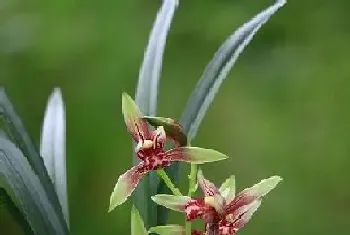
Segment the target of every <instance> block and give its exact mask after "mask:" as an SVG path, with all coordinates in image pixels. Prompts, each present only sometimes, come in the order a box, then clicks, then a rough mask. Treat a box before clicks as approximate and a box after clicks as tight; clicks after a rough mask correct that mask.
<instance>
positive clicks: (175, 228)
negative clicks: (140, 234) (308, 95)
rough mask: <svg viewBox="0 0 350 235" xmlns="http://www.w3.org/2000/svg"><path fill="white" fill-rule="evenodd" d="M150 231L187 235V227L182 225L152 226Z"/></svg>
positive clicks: (164, 234)
mask: <svg viewBox="0 0 350 235" xmlns="http://www.w3.org/2000/svg"><path fill="white" fill-rule="evenodd" d="M148 232H149V233H156V234H159V235H185V228H184V227H183V226H180V225H176V224H171V225H166V226H157V227H152V228H150V229H149V231H148Z"/></svg>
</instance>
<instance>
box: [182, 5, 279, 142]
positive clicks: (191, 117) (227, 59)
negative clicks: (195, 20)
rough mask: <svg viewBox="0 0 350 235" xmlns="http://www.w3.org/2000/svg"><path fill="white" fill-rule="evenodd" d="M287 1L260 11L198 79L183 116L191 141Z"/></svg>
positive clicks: (236, 32)
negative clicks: (247, 49)
mask: <svg viewBox="0 0 350 235" xmlns="http://www.w3.org/2000/svg"><path fill="white" fill-rule="evenodd" d="M285 3H286V1H285V0H278V1H276V2H275V3H274V4H273V5H272V6H270V7H268V8H267V9H265V10H264V11H262V12H261V13H259V14H257V15H256V16H255V17H253V18H252V19H251V20H250V21H248V22H246V23H245V24H243V25H242V26H241V27H240V28H238V29H237V30H236V31H235V32H234V33H233V34H232V35H231V36H230V37H229V38H228V39H227V40H226V41H225V42H224V43H223V44H222V45H221V47H220V48H219V50H218V51H217V52H216V54H215V55H214V57H213V59H212V60H211V61H210V63H209V64H208V65H207V67H206V68H205V70H204V73H203V75H202V77H201V78H200V80H199V81H198V83H197V85H196V88H195V89H194V91H193V93H192V95H191V97H190V99H189V100H188V102H187V106H186V108H185V111H184V112H183V115H182V118H181V122H180V123H181V124H182V126H183V127H184V130H185V133H187V136H188V138H189V140H192V139H193V138H194V137H195V136H196V134H197V131H198V128H199V126H200V124H201V122H202V119H203V118H204V115H205V113H206V112H207V110H208V108H209V106H210V104H211V103H212V101H213V100H214V98H215V95H216V93H217V92H218V90H219V88H220V86H221V84H222V82H223V81H224V80H225V78H226V77H227V74H228V73H229V71H230V70H231V68H232V67H233V66H234V64H235V62H236V60H237V59H238V57H239V56H240V54H241V53H242V51H243V50H244V48H245V47H246V46H247V45H248V44H249V43H250V41H251V40H252V39H253V36H254V35H255V34H256V33H257V31H258V30H259V29H260V28H261V26H263V25H264V24H265V23H266V22H267V21H268V20H269V19H270V17H271V16H272V15H273V14H274V13H275V12H276V11H277V10H278V9H279V8H280V7H282V6H283V5H284V4H285Z"/></svg>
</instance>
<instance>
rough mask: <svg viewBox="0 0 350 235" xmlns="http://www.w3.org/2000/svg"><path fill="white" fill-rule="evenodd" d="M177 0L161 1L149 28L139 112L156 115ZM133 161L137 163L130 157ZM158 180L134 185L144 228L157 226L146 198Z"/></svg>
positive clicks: (153, 207)
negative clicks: (163, 64)
mask: <svg viewBox="0 0 350 235" xmlns="http://www.w3.org/2000/svg"><path fill="white" fill-rule="evenodd" d="M177 6H178V1H177V0H163V4H162V7H161V9H160V10H159V12H158V14H157V17H156V20H155V22H154V25H153V29H152V31H151V34H150V38H149V43H148V46H147V48H146V50H145V54H144V60H143V63H142V66H141V69H140V74H139V80H138V85H137V89H136V95H135V96H136V98H135V100H136V104H137V105H138V106H139V108H140V109H141V111H142V113H143V114H145V115H147V116H156V111H157V109H156V107H157V97H158V87H159V79H160V74H161V67H162V60H163V54H164V48H165V43H166V38H167V34H168V31H169V28H170V25H171V21H172V18H173V16H174V13H175V9H176V7H177ZM133 162H134V164H135V163H137V162H138V159H137V157H136V156H135V157H134V161H133ZM158 184H159V180H158V178H157V176H156V175H155V174H154V173H152V174H148V175H147V176H146V177H144V178H143V180H142V181H141V182H140V184H139V185H138V188H137V189H136V191H135V193H134V199H135V200H134V204H135V206H136V208H137V209H138V211H139V212H140V214H141V216H142V218H143V219H144V222H145V225H146V226H147V227H150V226H156V225H157V208H156V205H154V204H153V203H152V201H151V199H150V197H151V196H152V195H155V194H156V192H157V187H158Z"/></svg>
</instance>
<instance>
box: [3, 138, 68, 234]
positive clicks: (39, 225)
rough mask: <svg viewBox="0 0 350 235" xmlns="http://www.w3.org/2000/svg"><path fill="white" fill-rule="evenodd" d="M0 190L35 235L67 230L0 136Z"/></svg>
mask: <svg viewBox="0 0 350 235" xmlns="http://www.w3.org/2000/svg"><path fill="white" fill-rule="evenodd" d="M0 178H1V179H3V180H2V181H1V184H2V185H0V187H3V188H5V190H6V192H7V194H8V195H13V197H12V198H11V199H12V200H13V201H15V202H16V204H17V205H18V208H19V209H20V211H21V213H22V214H23V215H24V217H25V219H26V220H27V221H28V224H29V225H30V227H31V229H32V230H33V232H34V234H36V235H47V234H52V235H55V234H57V235H64V234H68V228H67V226H66V223H65V221H64V220H63V219H60V217H61V216H62V215H60V214H58V213H57V212H56V210H55V208H54V207H53V205H52V203H51V201H50V200H49V198H48V196H47V194H46V192H45V189H44V188H43V185H42V184H41V182H40V180H39V178H38V177H37V175H36V173H35V172H34V171H33V169H32V168H31V166H30V165H29V162H28V161H27V159H26V158H25V157H24V156H23V154H22V152H21V151H20V150H19V149H18V148H17V147H16V146H15V145H14V144H13V143H11V142H10V141H9V140H7V139H5V138H4V137H0Z"/></svg>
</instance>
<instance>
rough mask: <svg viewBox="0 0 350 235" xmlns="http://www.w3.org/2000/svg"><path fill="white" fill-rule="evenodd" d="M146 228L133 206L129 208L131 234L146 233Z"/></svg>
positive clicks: (145, 234) (139, 234)
mask: <svg viewBox="0 0 350 235" xmlns="http://www.w3.org/2000/svg"><path fill="white" fill-rule="evenodd" d="M147 234H148V233H147V230H146V228H145V225H144V223H143V220H142V218H141V216H140V214H139V212H138V211H137V209H136V208H135V206H133V207H132V209H131V235H147Z"/></svg>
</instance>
